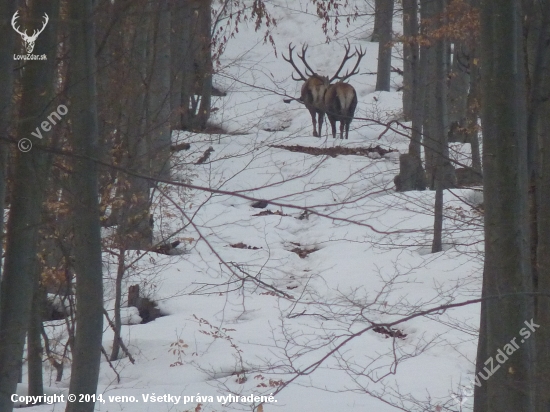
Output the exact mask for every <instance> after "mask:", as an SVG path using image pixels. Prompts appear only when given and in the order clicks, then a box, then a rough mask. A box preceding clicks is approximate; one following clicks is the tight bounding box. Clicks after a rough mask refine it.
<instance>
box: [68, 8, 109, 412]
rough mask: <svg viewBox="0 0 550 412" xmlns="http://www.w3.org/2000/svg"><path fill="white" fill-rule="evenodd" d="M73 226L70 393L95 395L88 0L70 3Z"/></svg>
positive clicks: (96, 275) (99, 305)
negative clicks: (73, 328)
mask: <svg viewBox="0 0 550 412" xmlns="http://www.w3.org/2000/svg"><path fill="white" fill-rule="evenodd" d="M69 16H70V22H71V30H70V41H71V44H70V45H71V50H70V65H69V87H68V90H69V93H70V94H69V98H70V102H71V112H70V116H71V122H72V133H73V135H72V145H73V150H74V152H75V153H76V154H78V155H80V156H83V157H82V158H74V165H73V175H72V190H73V195H74V198H73V223H74V257H75V259H74V268H75V272H76V277H77V278H76V302H77V308H76V333H75V342H74V347H73V362H72V367H71V382H70V386H69V392H70V393H74V394H89V395H93V394H95V393H96V391H97V381H98V377H99V364H100V360H101V348H102V345H101V341H102V334H103V276H102V265H101V237H100V222H99V202H98V185H97V182H98V170H97V165H96V163H95V162H94V161H93V160H92V159H94V158H96V157H97V155H98V147H97V144H98V125H97V102H96V80H95V74H96V62H95V36H94V26H93V20H92V18H93V8H92V0H74V1H71V2H70V3H69ZM93 410H94V402H85V403H77V402H72V403H68V404H67V408H66V411H67V412H93Z"/></svg>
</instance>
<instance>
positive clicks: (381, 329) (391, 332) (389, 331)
mask: <svg viewBox="0 0 550 412" xmlns="http://www.w3.org/2000/svg"><path fill="white" fill-rule="evenodd" d="M372 330H373V331H374V332H376V333H381V334H382V335H386V339H387V338H399V339H405V338H406V337H407V335H406V334H405V333H403V332H401V331H400V330H399V329H394V328H388V327H387V326H376V327H374V328H372Z"/></svg>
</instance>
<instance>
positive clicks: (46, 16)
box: [29, 13, 50, 41]
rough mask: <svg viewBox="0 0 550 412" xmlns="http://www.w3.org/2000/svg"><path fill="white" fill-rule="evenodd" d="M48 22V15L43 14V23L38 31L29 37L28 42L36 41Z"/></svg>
mask: <svg viewBox="0 0 550 412" xmlns="http://www.w3.org/2000/svg"><path fill="white" fill-rule="evenodd" d="M49 21H50V18H49V17H48V15H47V14H46V13H44V23H43V24H42V28H41V29H40V30H34V32H33V34H32V36H30V38H29V40H31V41H32V40H36V38H37V37H38V35H39V34H40V33H42V32H43V31H44V29H45V28H46V24H48V22H49Z"/></svg>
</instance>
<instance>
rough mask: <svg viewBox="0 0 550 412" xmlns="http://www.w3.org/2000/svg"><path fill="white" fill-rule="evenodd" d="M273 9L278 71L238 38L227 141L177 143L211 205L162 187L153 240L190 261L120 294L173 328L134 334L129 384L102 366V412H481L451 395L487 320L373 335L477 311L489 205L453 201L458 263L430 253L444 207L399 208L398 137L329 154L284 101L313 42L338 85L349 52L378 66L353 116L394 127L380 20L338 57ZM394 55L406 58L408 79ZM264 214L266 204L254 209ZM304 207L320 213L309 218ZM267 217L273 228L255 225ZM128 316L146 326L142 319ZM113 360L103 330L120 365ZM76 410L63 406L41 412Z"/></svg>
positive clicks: (293, 4)
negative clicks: (380, 82) (378, 39)
mask: <svg viewBox="0 0 550 412" xmlns="http://www.w3.org/2000/svg"><path fill="white" fill-rule="evenodd" d="M270 3H271V6H270V7H271V8H270V10H271V11H272V12H273V14H274V15H275V17H276V19H277V21H278V26H277V28H276V29H275V30H274V31H273V33H272V35H273V39H274V41H275V45H276V50H277V56H275V53H274V49H273V47H272V46H271V45H269V44H264V43H263V32H261V31H260V32H258V33H255V32H254V30H253V25H252V24H250V27H247V26H246V24H242V25H241V26H240V28H239V33H238V34H237V36H236V38H234V39H232V40H231V41H230V42H229V45H228V47H227V50H226V52H225V54H224V55H223V57H222V59H221V65H222V68H221V71H220V74H219V75H218V76H216V78H215V82H216V84H217V85H219V86H220V87H221V88H223V89H224V90H227V91H228V95H227V96H226V97H220V98H217V100H215V101H214V103H213V106H214V107H216V110H215V113H214V115H213V117H212V123H213V124H216V125H221V126H222V127H223V128H225V129H226V130H227V131H228V132H230V134H223V135H201V134H192V133H175V134H174V141H175V142H178V143H181V142H189V143H191V150H190V151H183V152H179V153H178V154H177V155H176V158H175V159H174V162H173V163H174V171H173V178H174V179H175V180H178V181H180V182H183V183H186V184H191V185H195V186H198V187H204V188H208V189H213V191H210V192H209V191H204V190H199V189H190V188H189V187H182V186H177V185H163V186H162V187H161V190H160V191H159V193H158V194H157V202H156V208H155V231H156V234H157V235H158V236H161V235H164V236H166V235H167V234H169V233H172V232H173V231H174V230H177V229H179V228H182V227H184V229H183V230H182V231H181V232H180V233H177V234H176V235H175V236H174V239H180V240H181V241H182V244H185V248H186V250H187V252H188V253H186V254H183V255H178V256H165V255H158V254H156V253H149V254H146V255H144V256H142V257H141V258H140V259H139V260H137V261H136V262H135V264H134V265H133V267H132V269H131V270H130V273H129V275H128V278H127V279H126V280H125V290H127V286H128V285H131V284H136V283H139V284H140V285H141V287H142V290H145V291H146V293H147V294H148V295H149V296H150V297H151V298H153V299H154V300H155V301H157V302H159V307H160V308H161V311H162V313H163V314H164V315H165V316H163V317H161V318H158V319H156V320H155V321H153V322H150V323H147V324H132V325H126V326H124V328H123V340H124V342H126V344H127V346H128V348H129V350H130V352H131V353H132V355H133V357H134V358H135V360H136V362H135V364H131V363H130V361H129V359H128V358H127V357H124V358H122V359H120V360H119V361H117V362H115V363H113V366H114V367H115V368H116V371H117V373H118V374H119V375H120V378H121V380H120V382H117V380H116V375H115V373H114V372H113V370H112V369H111V368H110V366H109V364H108V363H107V362H106V361H103V363H102V368H101V376H100V384H99V392H98V393H101V394H102V396H103V400H104V402H101V401H100V402H98V403H97V404H96V410H98V411H109V412H114V411H123V410H125V411H132V412H145V411H155V412H162V411H178V412H181V411H199V410H200V411H225V410H232V409H237V410H252V408H253V406H254V405H255V406H258V404H259V403H260V402H257V401H256V402H254V400H253V399H252V401H253V402H252V403H251V402H249V400H250V399H245V400H244V401H241V399H240V398H239V399H238V402H236V401H237V399H231V401H233V402H228V401H229V400H230V399H228V398H226V397H227V396H228V395H229V394H233V395H239V396H240V395H243V396H249V395H251V394H254V395H267V396H269V395H270V394H273V398H269V399H268V401H267V402H265V403H264V405H263V411H264V412H273V411H296V412H298V411H300V412H301V411H307V412H309V411H312V412H313V411H315V412H334V411H349V412H353V411H357V412H365V411H377V412H391V411H397V410H402V411H459V410H471V407H472V404H473V402H472V398H466V399H464V403H463V404H462V405H460V404H459V403H458V402H456V401H455V400H454V399H453V397H452V395H453V394H455V395H456V394H460V395H462V394H466V395H468V394H470V391H469V390H465V391H463V390H462V389H461V385H468V382H469V379H470V377H471V376H472V373H473V371H474V360H475V353H476V344H477V328H478V322H479V320H478V319H479V306H478V305H469V306H464V307H460V308H456V309H450V310H447V311H440V312H437V313H432V314H429V315H427V316H423V317H414V318H412V319H410V320H408V321H406V322H403V323H400V324H398V325H395V326H394V327H393V328H394V329H392V330H390V329H386V333H384V331H383V330H378V331H374V330H367V331H364V329H365V328H368V327H369V326H371V324H372V322H376V323H384V322H393V321H397V320H399V319H402V318H405V317H406V316H409V315H411V314H414V313H417V312H419V311H421V310H426V309H429V308H433V307H437V306H438V305H442V304H446V303H451V302H454V303H456V302H460V301H463V300H467V299H472V298H477V297H478V296H479V295H480V290H481V268H482V255H481V254H482V243H481V241H482V221H481V216H480V215H479V214H478V213H477V212H476V211H475V210H474V209H473V207H472V206H475V205H476V204H478V203H480V202H481V200H480V199H479V193H478V192H475V191H474V190H471V189H460V190H452V191H449V192H446V194H445V201H446V203H445V215H446V218H445V222H444V224H445V234H444V241H445V243H446V246H445V251H444V252H441V253H437V254H431V253H429V251H430V244H431V236H432V226H433V216H432V209H433V201H434V199H433V197H434V196H433V192H429V191H426V192H408V193H405V194H403V193H395V192H394V186H393V178H394V176H395V175H396V174H397V173H398V168H399V165H398V154H399V153H398V151H401V152H404V151H406V149H407V146H408V141H407V139H406V138H405V137H403V136H402V135H400V134H399V133H395V132H393V131H391V130H390V131H387V132H386V133H384V134H383V136H382V137H381V138H380V139H378V138H379V136H380V135H381V133H382V132H383V131H384V129H385V127H384V126H383V125H380V124H377V123H376V122H374V121H367V120H358V119H356V120H354V122H353V123H352V125H351V130H350V135H349V136H350V137H349V140H340V139H336V140H334V139H332V137H327V136H326V126H327V125H328V123H327V124H325V128H324V130H325V131H324V132H323V134H324V136H323V137H322V138H315V137H312V136H311V119H310V116H309V113H308V112H307V110H306V109H305V108H304V107H303V106H301V105H300V104H298V103H297V102H294V103H291V104H285V103H284V102H283V98H285V97H288V96H293V97H295V96H297V95H298V94H299V87H300V83H298V82H295V81H293V80H292V79H291V77H290V76H291V73H292V68H291V67H290V65H289V64H288V63H287V62H285V61H284V60H283V59H282V57H281V52H284V53H285V55H286V53H287V52H288V49H287V46H288V44H289V43H290V42H292V43H294V44H295V45H298V46H297V49H299V48H300V46H301V44H303V43H305V42H307V43H308V44H309V49H308V57H309V59H308V60H309V62H310V65H312V66H313V67H315V68H316V69H317V70H318V71H319V72H320V73H321V74H327V75H332V74H333V73H334V71H335V70H336V68H337V67H338V65H339V63H340V60H341V58H342V56H343V54H344V49H343V45H344V44H346V43H345V42H346V41H347V40H349V41H350V43H351V45H352V50H353V47H355V46H361V47H362V48H363V49H364V50H366V56H365V57H364V58H363V60H362V62H361V65H360V74H358V75H356V76H354V77H352V78H351V79H350V83H351V84H353V85H354V87H355V88H356V89H357V92H358V97H359V105H358V109H357V111H356V116H357V117H359V118H364V119H373V120H375V121H380V122H385V121H389V120H392V119H399V116H400V112H401V93H399V92H397V91H395V90H396V89H397V88H398V86H400V84H401V82H402V79H401V77H399V75H397V74H395V73H393V74H392V76H393V77H392V84H393V85H394V88H393V91H391V92H382V93H381V92H375V91H374V85H375V81H376V76H375V75H372V74H371V73H373V72H375V71H376V64H377V50H378V44H377V43H370V42H368V41H366V38H367V36H368V34H369V33H370V30H371V28H372V19H371V17H360V18H358V19H357V20H355V21H352V22H351V24H350V25H346V24H345V22H343V23H340V26H339V31H340V33H339V34H338V35H337V36H333V41H332V42H331V43H329V44H326V43H325V34H324V33H323V32H322V29H321V23H322V22H321V20H319V19H318V18H317V17H316V16H315V10H314V8H313V6H311V5H307V4H306V3H307V2H306V0H301V1H285V0H276V1H273V2H270ZM357 3H358V4H359V3H360V4H361V5H363V4H364V2H357ZM399 28H400V19H399V16H396V19H395V25H394V30H395V31H398V30H399ZM399 55H400V50H399V47H398V46H396V48H395V49H394V56H395V59H394V62H393V63H392V64H393V65H394V66H397V67H399V66H401V61H400V60H399ZM403 131H405V130H403ZM283 145H285V146H292V145H302V146H311V147H314V148H331V147H336V146H343V147H348V148H355V147H371V146H372V147H374V146H376V145H380V146H381V148H383V149H387V150H394V151H393V152H390V153H387V154H384V155H379V154H378V153H372V154H370V155H369V156H355V155H338V156H336V157H331V156H322V155H321V156H314V155H312V154H309V153H302V152H293V151H289V150H286V149H284V148H280V147H278V148H277V147H273V146H283ZM208 147H212V148H213V149H214V151H213V152H212V154H211V155H210V158H209V160H208V161H207V162H206V163H204V164H200V165H195V164H194V162H195V161H196V160H197V159H198V158H199V157H200V156H201V155H202V153H203V152H204V151H205V150H206V149H207V148H208ZM455 148H456V149H457V150H458V151H459V152H461V153H462V154H461V155H460V156H461V160H463V159H462V158H463V157H464V156H466V155H468V152H469V147H464V148H463V147H462V145H458V146H456V147H455ZM226 192H232V193H233V195H231V194H227V193H226ZM253 199H256V200H262V199H265V200H268V201H270V202H271V204H269V205H268V206H267V207H266V208H264V209H259V208H253V207H252V206H251V205H252V203H254V200H253ZM304 207H307V208H308V209H309V210H311V211H312V212H313V213H310V214H304V213H303V208H304ZM265 210H270V211H271V212H273V214H268V215H260V216H259V215H258V214H259V213H260V212H262V211H265ZM190 222H191V223H190ZM239 243H242V244H244V245H241V248H238V247H232V246H231V245H236V244H239ZM300 254H301V255H302V256H300ZM136 256H137V255H136ZM129 258H131V257H129ZM112 259H113V258H112V257H109V256H108V255H107V254H106V255H105V260H106V262H110V263H106V266H105V276H106V296H107V297H108V298H112V288H113V284H114V283H113V279H114V276H115V274H116V262H114V261H112ZM112 305H113V303H112V301H108V302H107V303H106V306H107V307H112ZM125 313H126V315H127V316H128V318H132V317H134V320H135V313H132V311H131V310H126V311H125ZM128 323H132V322H131V321H128ZM388 331H389V332H388ZM388 333H392V334H395V336H394V337H388ZM111 345H112V333H111V331H110V330H109V328H106V332H105V335H104V347H105V348H106V350H107V352H109V350H110V347H111ZM67 371H68V367H67ZM296 372H301V376H297V374H296ZM65 375H66V376H65V377H64V379H63V381H62V382H60V383H58V384H56V383H55V382H54V380H55V379H54V378H55V374H54V371H53V370H52V371H51V373H50V372H48V373H47V376H46V384H47V385H48V386H50V387H51V388H52V389H54V388H61V389H63V390H64V391H65V392H64V393H67V392H66V388H67V387H68V381H69V376H68V375H69V373H68V372H67V373H66V374H65ZM289 381H291V383H289V384H288V385H286V386H285V385H284V382H289ZM23 389H24V388H22V387H21V391H23ZM199 394H200V395H199ZM147 395H149V397H148V398H147ZM163 395H171V396H172V397H163ZM117 396H126V397H132V396H133V397H135V400H136V402H130V400H131V399H132V398H118V399H117V398H115V397H117ZM153 396H161V398H160V399H159V401H160V402H154V403H153V402H152V401H151V400H152V399H153V398H152V397H153ZM178 396H181V398H179V402H178V403H177V404H175V402H176V400H178V398H174V397H178ZM186 396H187V397H188V398H187V399H186V398H184V397H186ZM192 396H193V397H194V398H192V399H191V397H192ZM197 396H199V398H197ZM217 396H224V398H223V399H222V398H220V399H219V400H218V398H217ZM109 397H113V398H109ZM203 397H204V398H203ZM146 399H147V401H145V400H146ZM121 400H126V401H128V402H120V401H121ZM264 400H265V399H264ZM117 401H118V402H117ZM224 401H226V402H225V404H223V402H224ZM184 402H185V404H184ZM198 404H202V406H201V407H200V408H201V409H197V405H198ZM64 408H65V404H64V403H56V404H53V405H42V406H36V407H32V408H30V409H29V411H61V410H64Z"/></svg>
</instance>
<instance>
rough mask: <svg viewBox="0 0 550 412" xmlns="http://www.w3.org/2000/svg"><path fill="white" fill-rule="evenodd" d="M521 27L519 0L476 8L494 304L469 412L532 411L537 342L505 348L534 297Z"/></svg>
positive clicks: (488, 274) (488, 272)
mask: <svg viewBox="0 0 550 412" xmlns="http://www.w3.org/2000/svg"><path fill="white" fill-rule="evenodd" d="M521 22H522V15H521V13H520V3H519V2H516V1H510V0H498V1H483V2H482V3H481V52H480V57H481V85H482V102H483V104H482V124H483V169H484V173H483V183H484V190H485V196H484V198H485V267H484V273H483V279H484V280H483V291H482V296H483V297H484V298H489V297H494V296H501V298H497V299H495V298H490V299H488V300H487V301H485V302H484V304H483V305H482V306H481V326H482V329H481V330H480V340H479V344H480V345H483V346H484V347H481V346H480V347H479V349H478V358H477V364H476V374H478V377H481V378H480V379H481V382H482V384H481V385H480V386H476V388H475V400H474V411H475V412H497V411H498V412H502V411H525V412H532V411H533V410H534V409H533V399H532V392H533V388H534V387H535V386H534V384H535V382H534V381H533V365H532V364H531V362H532V361H533V360H534V356H535V353H534V343H535V339H536V338H535V339H533V338H531V339H527V338H526V337H525V335H522V337H523V339H522V341H521V346H519V344H520V343H519V342H518V343H517V344H518V347H519V349H518V350H517V352H516V347H515V346H513V345H512V344H511V343H510V342H511V340H512V339H516V338H519V337H518V333H520V332H519V331H520V330H522V329H524V328H525V329H527V328H526V323H525V322H527V323H530V322H531V320H532V319H533V318H534V313H533V302H532V300H533V298H532V296H529V295H526V294H529V293H531V292H532V291H533V285H532V277H531V269H530V251H529V243H528V242H529V238H530V237H529V226H528V202H527V190H528V189H527V188H528V173H527V142H526V138H525V136H526V133H527V128H526V126H527V115H526V89H525V70H524V59H523V56H524V54H523V49H522V41H521V35H522V27H521V26H522V23H521ZM508 294H512V296H509V295H508ZM535 323H537V322H536V319H535ZM541 329H542V328H541ZM538 332H539V331H538V330H537V332H536V333H538ZM530 333H532V332H531V331H530ZM503 348H504V349H503ZM498 350H501V351H502V350H504V351H505V352H507V355H508V359H507V360H506V364H505V365H504V367H499V370H497V371H496V372H495V373H494V374H492V373H491V371H490V370H489V367H488V364H489V362H490V360H488V359H489V357H491V358H492V359H493V360H494V357H495V355H496V354H497V353H498V352H497V351H498ZM512 352H513V355H512ZM510 355H511V356H510ZM501 359H502V357H501ZM494 364H495V367H496V366H500V365H498V364H497V362H495V363H494ZM489 366H490V365H489ZM488 370H489V372H487V371H488Z"/></svg>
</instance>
